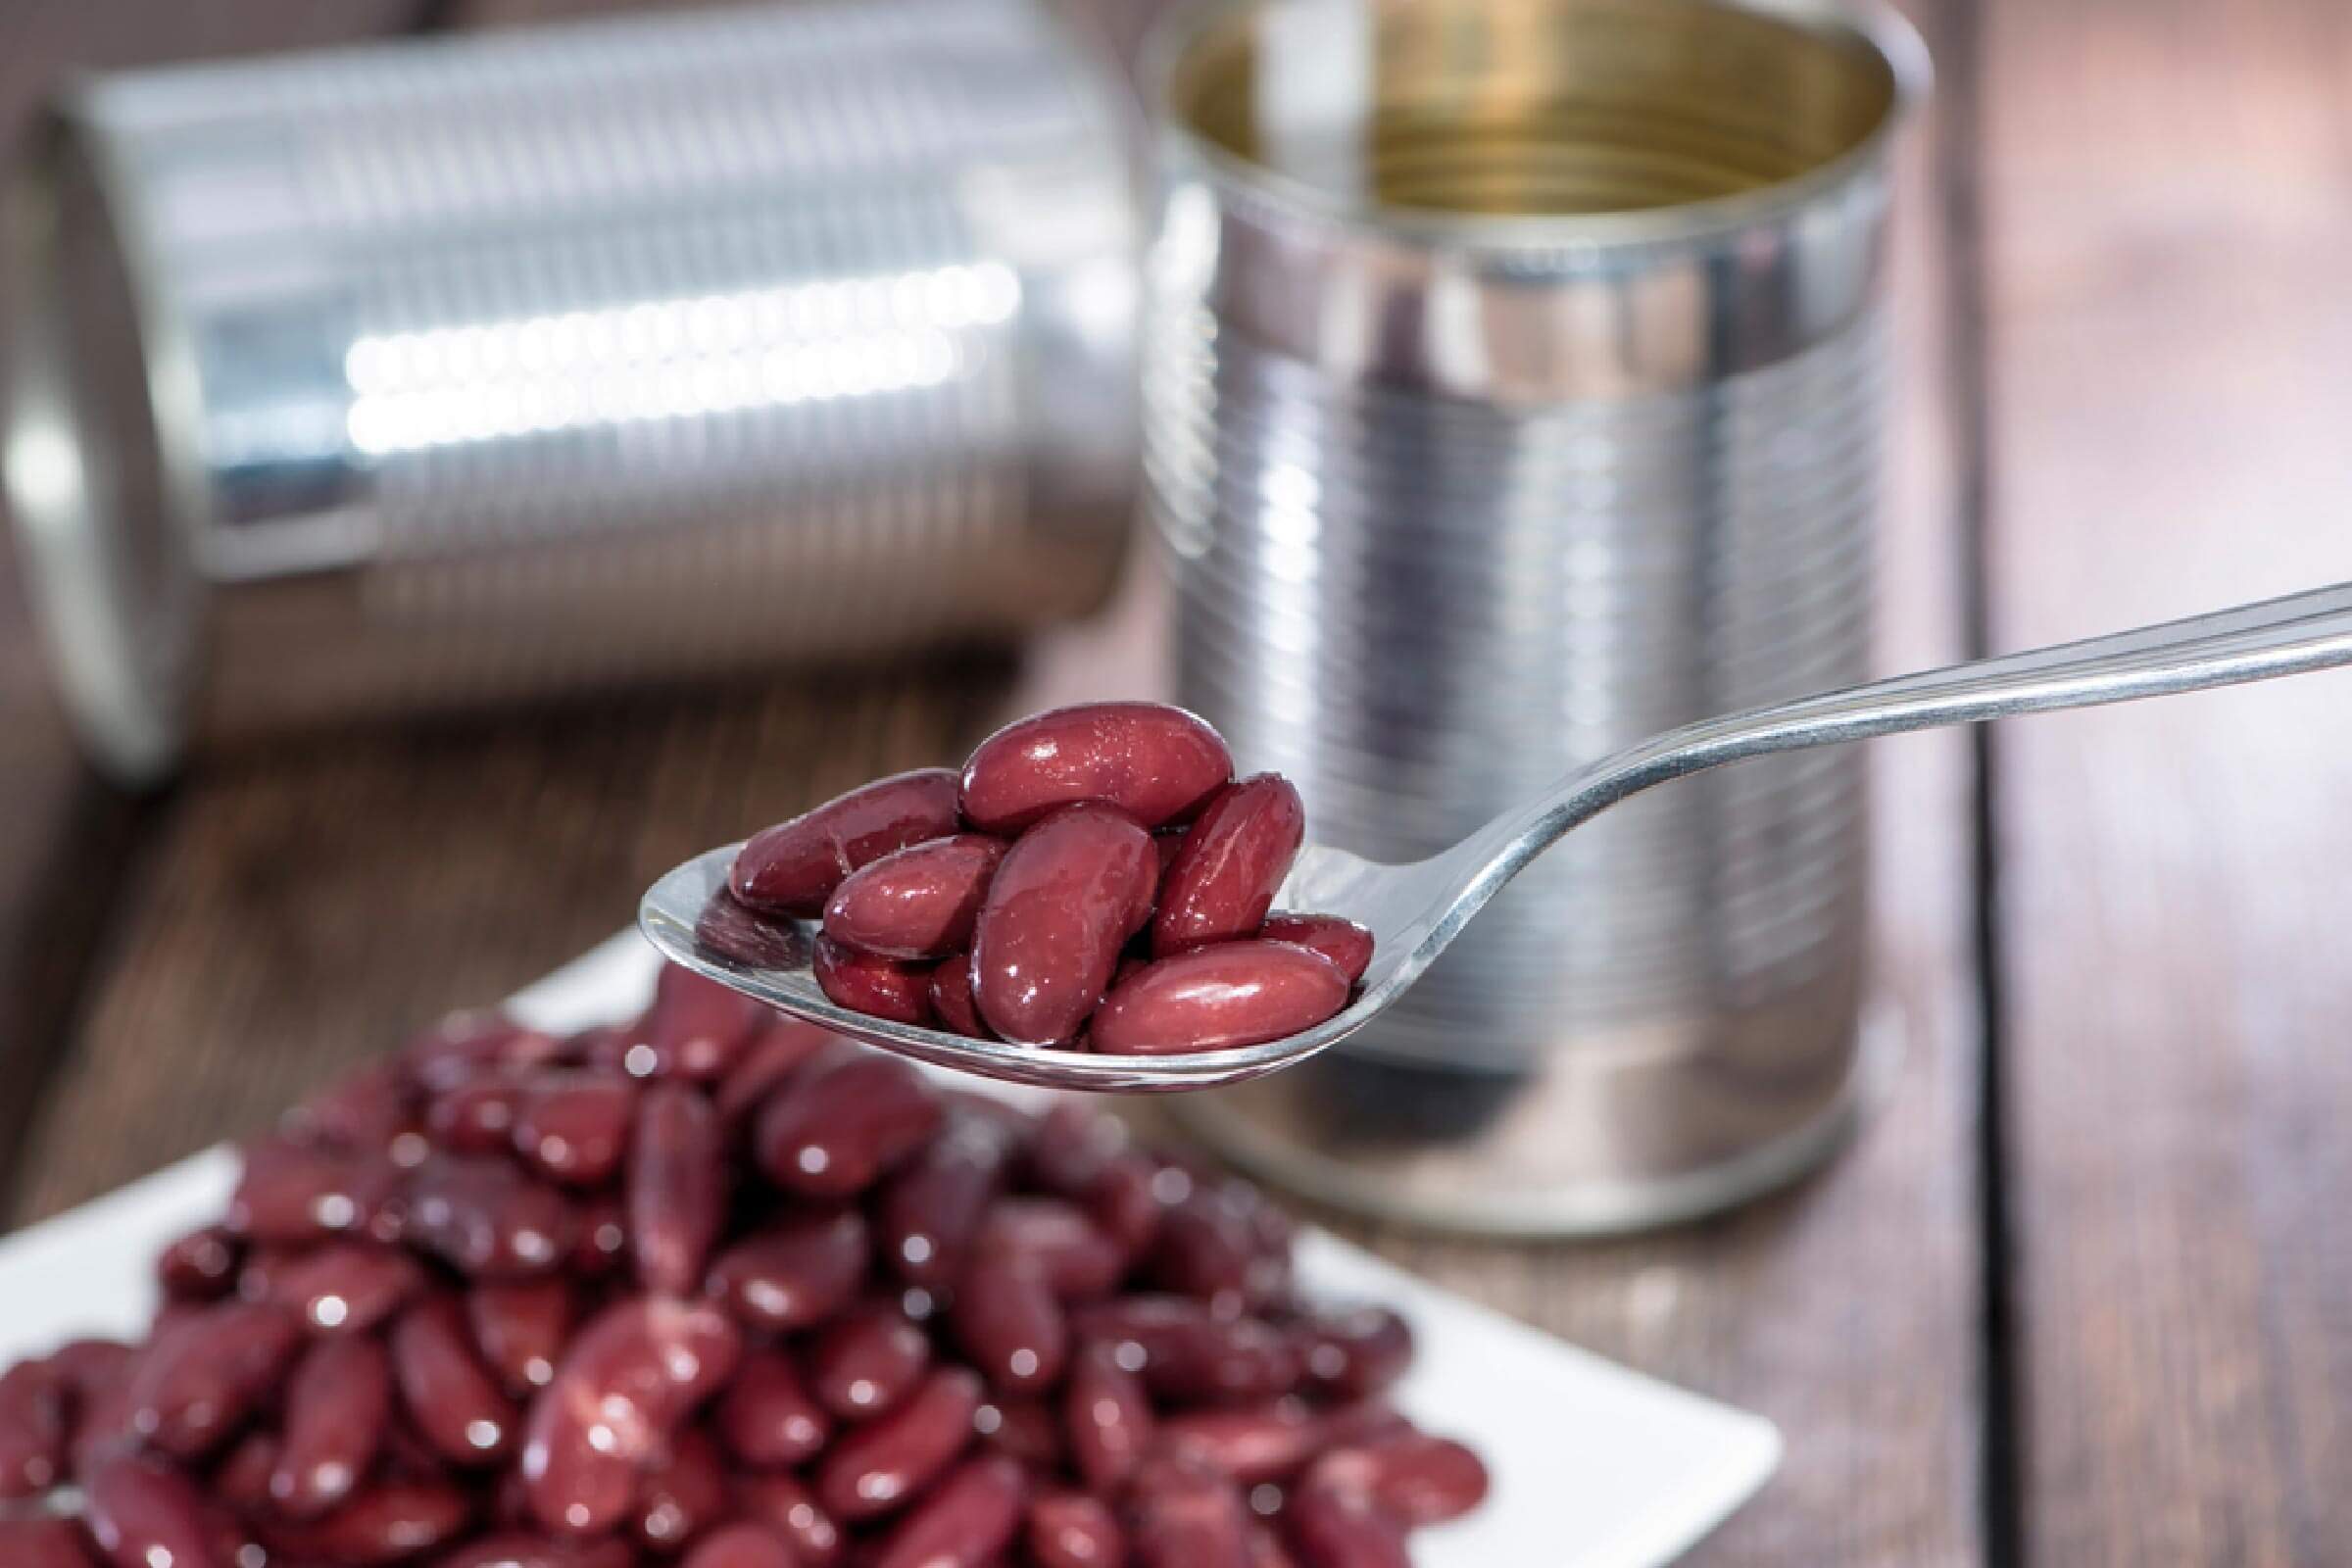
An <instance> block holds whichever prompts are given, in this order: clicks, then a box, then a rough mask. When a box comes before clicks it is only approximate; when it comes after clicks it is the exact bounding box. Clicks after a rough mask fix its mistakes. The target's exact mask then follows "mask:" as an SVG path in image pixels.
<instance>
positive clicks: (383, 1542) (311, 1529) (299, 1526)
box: [174, 1479, 473, 1568]
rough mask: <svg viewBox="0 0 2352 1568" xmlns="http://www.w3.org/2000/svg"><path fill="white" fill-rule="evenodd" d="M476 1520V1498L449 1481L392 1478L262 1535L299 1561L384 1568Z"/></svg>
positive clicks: (269, 1525)
mask: <svg viewBox="0 0 2352 1568" xmlns="http://www.w3.org/2000/svg"><path fill="white" fill-rule="evenodd" d="M472 1520H473V1503H472V1500H471V1499H470V1498H469V1497H467V1496H466V1494H465V1493H464V1492H462V1491H460V1490H459V1489H458V1488H456V1487H453V1486H451V1485H450V1484H449V1483H447V1482H445V1481H431V1480H424V1479H412V1480H391V1481H380V1482H378V1483H376V1484H375V1485H374V1486H371V1487H369V1488H368V1489H367V1490H366V1491H364V1492H361V1493H359V1494H357V1495H354V1496H353V1497H352V1499H351V1500H350V1501H349V1502H346V1503H345V1504H343V1506H342V1507H340V1508H337V1509H336V1510H335V1511H334V1512H332V1513H329V1514H324V1515H321V1516H320V1517H319V1518H317V1519H310V1520H303V1521H300V1522H296V1521H291V1520H282V1521H265V1522H264V1523H263V1528H262V1536H263V1539H264V1540H265V1541H266V1542H267V1543H268V1544H269V1545H270V1549H271V1551H273V1552H276V1553H281V1554H283V1555H284V1556H287V1557H291V1558H293V1559H294V1560H295V1561H297V1562H306V1561H307V1562H332V1563H341V1564H345V1565H347V1568H381V1565H384V1564H389V1563H396V1562H406V1561H407V1560H408V1559H410V1558H412V1557H416V1556H419V1555H421V1554H423V1553H425V1552H428V1551H431V1550H432V1549H433V1548H434V1547H436V1546H443V1545H447V1544H449V1543H450V1542H451V1541H453V1540H455V1539H456V1538H457V1537H458V1536H459V1535H460V1534H461V1533H463V1532H464V1531H465V1529H466V1526H467V1525H468V1524H470V1523H471V1522H472ZM174 1568H176V1565H174ZM224 1568H225V1565H224Z"/></svg>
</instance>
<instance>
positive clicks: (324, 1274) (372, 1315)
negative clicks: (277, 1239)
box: [268, 1242, 424, 1335]
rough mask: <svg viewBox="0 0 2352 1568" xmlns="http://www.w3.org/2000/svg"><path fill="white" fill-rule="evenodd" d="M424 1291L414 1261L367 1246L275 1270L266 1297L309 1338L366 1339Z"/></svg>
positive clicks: (326, 1252) (322, 1251) (326, 1250)
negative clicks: (349, 1336)
mask: <svg viewBox="0 0 2352 1568" xmlns="http://www.w3.org/2000/svg"><path fill="white" fill-rule="evenodd" d="M423 1288H424V1271H423V1270H422V1269H420V1268H418V1267H417V1260H416V1259H415V1258H412V1257H410V1256H409V1255H408V1254H407V1253H406V1252H403V1251H400V1250H396V1249H394V1248H389V1247H376V1246H373V1245H370V1244H368V1243H366V1242H343V1243H338V1244H335V1245H333V1246H328V1247H321V1248H319V1249H318V1250H316V1251H312V1252H309V1253H306V1254H304V1255H303V1256H301V1257H297V1258H293V1259H290V1260H289V1261H287V1262H286V1263H284V1264H282V1265H280V1266H278V1267H274V1268H272V1269H271V1270H270V1274H269V1277H268V1298H269V1299H270V1300H272V1301H275V1302H277V1303H278V1304H279V1305H280V1306H283V1307H285V1308H286V1309H287V1310H289V1311H291V1312H293V1313H294V1314H295V1315H296V1316H298V1317H300V1318H301V1319H302V1324H303V1327H304V1328H306V1329H308V1330H309V1331H310V1332H311V1333H313V1334H319V1335H334V1334H365V1333H367V1332H368V1330H370V1329H372V1328H374V1327H375V1326H376V1325H377V1324H379V1323H381V1322H383V1321H384V1320H385V1319H387V1318H389V1317H390V1316H391V1315H392V1314H393V1313H395V1312H397V1311H399V1310H400V1309H401V1307H402V1306H404V1305H406V1304H407V1303H408V1301H409V1300H410V1299H412V1298H413V1297H415V1296H416V1295H417V1292H418V1291H420V1290H422V1289H423Z"/></svg>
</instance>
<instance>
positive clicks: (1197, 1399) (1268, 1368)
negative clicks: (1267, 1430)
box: [1072, 1296, 1299, 1404]
mask: <svg viewBox="0 0 2352 1568" xmlns="http://www.w3.org/2000/svg"><path fill="white" fill-rule="evenodd" d="M1072 1327H1074V1328H1075V1329H1076V1330H1077V1332H1078V1334H1079V1336H1080V1338H1082V1339H1086V1340H1100V1341H1103V1342H1105V1343H1108V1344H1110V1345H1113V1346H1133V1347H1134V1348H1135V1349H1134V1354H1136V1355H1140V1356H1141V1357H1142V1358H1143V1364H1142V1372H1143V1378H1144V1383H1145V1386H1146V1387H1148V1388H1149V1389H1151V1391H1152V1393H1153V1394H1155V1395H1157V1396H1159V1397H1161V1398H1164V1399H1172V1400H1175V1401H1177V1402H1179V1403H1184V1404H1249V1403H1256V1402H1262V1401H1264V1400H1268V1399H1277V1398H1280V1397H1282V1396H1284V1395H1286V1394H1289V1393H1291V1392H1293V1391H1294V1390H1295V1389H1296V1388H1297V1387H1298V1384H1299V1355H1298V1352H1297V1350H1296V1349H1294V1348H1292V1346H1291V1344H1290V1341H1289V1340H1288V1339H1287V1338H1286V1337H1285V1336H1284V1335H1283V1334H1282V1333H1281V1332H1280V1331H1279V1330H1277V1329H1275V1328H1274V1327H1273V1326H1271V1325H1270V1324H1267V1323H1265V1322H1263V1321H1261V1320H1259V1319H1257V1318H1250V1317H1242V1318H1222V1317H1218V1316H1216V1315H1214V1314H1213V1313H1212V1312H1211V1311H1210V1310H1209V1308H1208V1307H1207V1306H1205V1305H1203V1304H1202V1303H1201V1302H1199V1301H1196V1300H1192V1299H1187V1298H1184V1297H1179V1296H1130V1297H1124V1298H1121V1299H1116V1300H1110V1301H1102V1302H1097V1303H1095V1304H1093V1305H1089V1306H1082V1307H1079V1308H1078V1309H1077V1310H1076V1312H1075V1313H1074V1314H1073V1321H1072ZM1132 1358H1133V1357H1132V1356H1130V1359H1132Z"/></svg>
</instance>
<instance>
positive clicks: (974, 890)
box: [825, 833, 1005, 958]
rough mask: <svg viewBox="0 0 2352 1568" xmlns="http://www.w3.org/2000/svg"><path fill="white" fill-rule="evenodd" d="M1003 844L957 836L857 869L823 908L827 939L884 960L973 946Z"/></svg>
mask: <svg viewBox="0 0 2352 1568" xmlns="http://www.w3.org/2000/svg"><path fill="white" fill-rule="evenodd" d="M1004 858H1005V842H1004V840H1002V839H993V838H990V837H989V836H988V835H987V834H985V833H956V834H952V835H951V836H949V837H947V838H944V839H933V840H931V841H930V842H929V843H927V844H915V845H909V846H908V847H907V848H906V849H903V850H900V851H898V852H896V853H895V854H891V855H886V856H884V857H883V858H881V859H879V860H875V861H873V862H871V863H870V864H867V865H863V866H860V867H858V869H857V870H855V871H853V872H851V873H850V874H849V876H848V877H847V878H846V879H844V880H843V882H842V884H841V886H840V887H838V888H835V889H834V890H833V896H832V898H831V899H829V900H827V901H826V904H825V935H827V936H829V937H831V938H832V939H833V940H834V941H836V942H839V943H842V944H843V945H845V946H847V947H852V948H856V949H858V951H860V952H862V953H873V954H879V955H881V956H884V957H886V958H944V957H946V956H948V955H950V954H952V953H960V952H962V951H963V950H964V949H965V948H967V947H969V946H971V941H972V923H973V921H975V920H977V919H978V918H979V916H980V900H981V898H982V896H983V895H985V894H986V893H987V892H988V884H989V880H990V879H991V878H992V877H994V876H995V875H996V874H997V863H998V862H999V861H1000V860H1002V859H1004Z"/></svg>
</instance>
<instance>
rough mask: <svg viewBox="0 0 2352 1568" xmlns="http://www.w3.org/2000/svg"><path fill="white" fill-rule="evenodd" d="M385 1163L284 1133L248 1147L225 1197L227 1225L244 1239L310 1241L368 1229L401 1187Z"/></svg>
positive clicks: (289, 1242) (294, 1243)
mask: <svg viewBox="0 0 2352 1568" xmlns="http://www.w3.org/2000/svg"><path fill="white" fill-rule="evenodd" d="M399 1181H400V1173H399V1172H398V1171H397V1170H396V1169H394V1168H393V1167H392V1166H391V1165H390V1164H389V1163H388V1162H384V1161H381V1160H374V1159H369V1158H367V1157H363V1156H354V1155H343V1154H334V1153H328V1152H323V1151H320V1150H316V1149H307V1148H305V1147H303V1146H302V1145H300V1144H293V1143H288V1142H286V1141H285V1140H283V1139H264V1140H263V1141H262V1142H260V1143H258V1144H253V1145H250V1146H248V1147H247V1149H246V1150H245V1168H244V1172H243V1174H242V1175H240V1176H239V1178H238V1180H237V1189H236V1192H235V1194H234V1195H233V1196H231V1197H230V1199H229V1202H228V1215H227V1219H226V1221H225V1223H226V1226H227V1228H228V1230H230V1231H231V1232H232V1233H234V1234H235V1235H237V1236H239V1237H241V1238H243V1239H244V1240H246V1241H248V1242H259V1243H264V1244H270V1245H278V1246H298V1247H300V1246H309V1245H310V1244H312V1243H314V1242H323V1241H331V1240H333V1239H334V1238H336V1237H338V1236H348V1235H356V1234H362V1233H365V1232H367V1231H368V1230H369V1228H370V1226H371V1224H372V1222H374V1221H375V1220H376V1219H377V1218H378V1217H379V1214H380V1212H381V1210H382V1208H383V1206H384V1205H385V1203H386V1202H387V1201H389V1200H390V1199H391V1198H392V1197H393V1195H394V1193H395V1191H396V1189H397V1188H398V1186H399Z"/></svg>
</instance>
